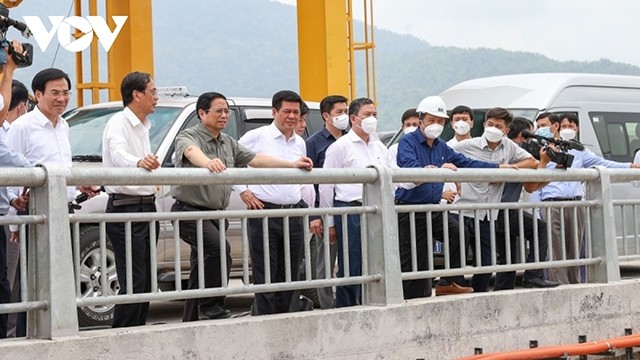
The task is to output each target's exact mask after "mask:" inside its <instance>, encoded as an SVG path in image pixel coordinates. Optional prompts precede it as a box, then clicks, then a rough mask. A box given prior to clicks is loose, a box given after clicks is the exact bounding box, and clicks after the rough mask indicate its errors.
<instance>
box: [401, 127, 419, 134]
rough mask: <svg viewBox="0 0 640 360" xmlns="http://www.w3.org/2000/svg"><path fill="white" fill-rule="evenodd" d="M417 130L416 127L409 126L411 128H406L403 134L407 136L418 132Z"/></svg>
mask: <svg viewBox="0 0 640 360" xmlns="http://www.w3.org/2000/svg"><path fill="white" fill-rule="evenodd" d="M416 129H417V127H415V126H409V127H406V128H404V129H402V132H403V133H404V134H405V135H407V134H408V133H412V132H414V131H416Z"/></svg>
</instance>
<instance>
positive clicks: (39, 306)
mask: <svg viewBox="0 0 640 360" xmlns="http://www.w3.org/2000/svg"><path fill="white" fill-rule="evenodd" d="M47 308H49V304H48V303H47V302H46V301H44V300H40V301H25V302H19V303H18V302H16V303H7V304H0V314H9V313H17V312H24V311H32V310H46V309H47Z"/></svg>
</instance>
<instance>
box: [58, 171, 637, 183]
mask: <svg viewBox="0 0 640 360" xmlns="http://www.w3.org/2000/svg"><path fill="white" fill-rule="evenodd" d="M66 170H67V182H68V184H69V185H89V184H92V185H235V184H273V183H274V176H277V177H278V179H277V181H275V182H276V183H278V184H323V183H327V184H334V183H338V184H341V183H365V184H370V183H374V182H375V181H377V179H378V174H377V172H376V170H374V169H313V170H311V171H306V170H300V169H250V170H247V169H227V170H225V171H224V172H222V173H218V174H215V173H211V172H210V171H209V170H207V169H185V168H180V169H176V168H161V169H157V170H154V171H153V172H148V171H145V170H142V169H134V168H100V169H99V171H96V168H85V167H74V168H68V169H66ZM605 171H612V170H605ZM624 171H629V172H632V173H634V174H636V176H635V177H634V176H632V175H631V174H624V178H625V179H627V178H628V179H631V180H633V179H634V178H635V179H639V178H640V174H639V171H635V170H634V171H632V170H624ZM392 174H393V181H394V182H396V183H401V182H454V181H462V182H470V181H473V182H480V181H489V182H507V181H509V182H514V181H516V182H517V181H522V182H526V181H536V182H537V181H594V180H596V179H597V178H598V176H599V174H598V171H597V170H595V169H569V170H562V171H559V170H554V169H543V170H533V169H519V170H515V169H468V168H466V169H458V170H457V171H452V170H448V169H408V168H403V169H394V170H393V171H392ZM620 176H623V175H620Z"/></svg>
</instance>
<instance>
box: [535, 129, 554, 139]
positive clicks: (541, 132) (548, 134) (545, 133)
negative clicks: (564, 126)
mask: <svg viewBox="0 0 640 360" xmlns="http://www.w3.org/2000/svg"><path fill="white" fill-rule="evenodd" d="M536 135H539V136H543V137H546V138H553V133H552V132H551V127H550V126H543V127H540V128H538V130H536Z"/></svg>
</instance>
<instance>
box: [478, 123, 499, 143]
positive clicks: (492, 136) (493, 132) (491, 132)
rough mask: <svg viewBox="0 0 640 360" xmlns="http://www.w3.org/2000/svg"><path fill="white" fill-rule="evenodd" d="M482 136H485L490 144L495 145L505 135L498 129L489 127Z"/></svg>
mask: <svg viewBox="0 0 640 360" xmlns="http://www.w3.org/2000/svg"><path fill="white" fill-rule="evenodd" d="M482 136H484V137H485V139H487V141H488V142H492V143H495V142H498V141H500V140H501V139H502V137H503V136H504V133H503V132H502V131H501V130H499V129H498V128H495V127H493V126H489V127H486V128H484V134H482Z"/></svg>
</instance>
